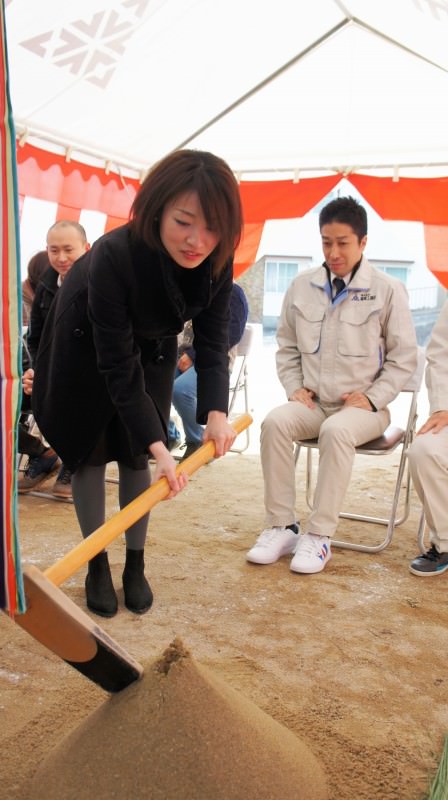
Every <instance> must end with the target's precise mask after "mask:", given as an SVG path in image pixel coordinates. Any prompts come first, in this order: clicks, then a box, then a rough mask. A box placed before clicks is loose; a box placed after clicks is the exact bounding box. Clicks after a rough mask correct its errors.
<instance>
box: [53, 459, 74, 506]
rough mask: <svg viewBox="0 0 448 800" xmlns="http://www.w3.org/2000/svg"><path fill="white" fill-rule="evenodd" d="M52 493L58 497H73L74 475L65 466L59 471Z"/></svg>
mask: <svg viewBox="0 0 448 800" xmlns="http://www.w3.org/2000/svg"><path fill="white" fill-rule="evenodd" d="M52 492H53V494H54V495H55V496H56V497H68V498H71V496H72V473H71V472H70V470H69V469H67V467H65V466H64V464H63V465H62V467H61V469H60V470H59V474H58V477H57V478H56V481H55V484H54V486H53V489H52Z"/></svg>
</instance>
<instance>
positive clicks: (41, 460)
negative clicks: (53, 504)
mask: <svg viewBox="0 0 448 800" xmlns="http://www.w3.org/2000/svg"><path fill="white" fill-rule="evenodd" d="M60 463H61V462H60V460H59V458H58V457H57V455H56V453H55V452H54V450H53V449H52V448H51V447H48V448H47V449H46V450H45V452H44V453H42V455H41V456H32V457H30V458H29V459H28V464H27V465H26V468H25V472H24V473H23V476H22V477H21V478H19V480H18V481H17V489H18V492H19V494H24V493H25V492H31V491H32V490H33V489H35V488H36V487H37V486H39V484H40V483H43V482H44V481H46V480H47V478H49V477H50V475H52V474H53V472H56V470H57V468H58V467H59V465H60Z"/></svg>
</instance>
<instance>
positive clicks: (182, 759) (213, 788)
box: [28, 639, 328, 800]
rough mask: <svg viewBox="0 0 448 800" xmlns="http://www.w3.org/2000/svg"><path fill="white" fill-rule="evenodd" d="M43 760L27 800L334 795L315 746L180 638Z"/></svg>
mask: <svg viewBox="0 0 448 800" xmlns="http://www.w3.org/2000/svg"><path fill="white" fill-rule="evenodd" d="M144 667H145V671H144V675H143V677H142V679H141V680H140V681H138V682H137V683H134V684H132V685H131V686H129V687H128V688H127V689H124V690H123V691H122V692H120V693H119V694H116V695H113V696H111V697H109V698H107V699H106V700H105V701H104V703H102V704H101V705H100V706H99V707H98V708H97V709H96V710H95V711H94V712H93V713H91V714H90V715H89V716H88V717H87V718H86V719H85V720H84V722H82V724H81V725H79V726H78V727H77V728H75V729H74V730H73V731H72V732H71V733H70V734H68V736H66V737H65V738H64V740H63V741H62V742H61V743H60V745H58V746H57V747H56V748H55V749H54V750H53V751H52V752H51V753H50V754H49V755H48V756H47V758H46V759H45V761H44V762H43V763H42V764H41V766H40V767H39V769H38V770H37V772H36V774H35V775H34V778H33V780H32V782H31V784H30V786H29V789H28V792H29V793H28V798H29V800H61V798H64V800H113V799H114V798H117V800H128V799H129V798H132V800H143V798H144V800H252V798H256V800H280V798H281V800H327V798H328V792H327V786H326V780H325V777H324V774H323V771H322V769H321V767H320V765H319V762H318V761H317V759H316V758H315V756H314V755H313V754H312V753H311V752H310V750H309V749H308V747H307V746H306V745H305V744H304V743H303V742H302V741H301V740H300V739H299V738H298V737H297V736H295V735H294V734H293V733H291V731H288V729H287V728H285V727H284V726H283V725H281V724H280V723H278V722H276V721H275V720H274V719H272V717H270V716H268V715H267V714H265V713H264V712H263V711H262V710H261V709H260V708H259V707H258V706H256V705H255V704H254V703H252V702H251V701H250V700H248V699H247V698H245V697H244V696H243V695H241V694H239V693H238V692H237V691H235V690H234V689H232V688H231V687H230V686H228V685H227V684H226V683H225V682H224V681H222V680H221V679H220V678H219V677H217V676H216V675H215V674H214V673H213V672H212V671H211V670H209V669H208V668H206V667H205V666H203V665H200V664H198V663H197V662H196V661H195V660H194V659H193V658H192V656H191V655H190V654H189V652H188V650H187V649H186V648H185V647H184V645H183V644H182V642H181V641H179V640H178V639H176V640H174V641H173V642H172V643H171V645H170V646H169V647H168V648H167V649H166V650H165V652H164V653H163V655H162V656H161V657H160V658H159V659H156V660H155V661H152V662H150V663H147V664H145V665H144Z"/></svg>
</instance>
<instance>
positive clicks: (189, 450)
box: [179, 442, 202, 464]
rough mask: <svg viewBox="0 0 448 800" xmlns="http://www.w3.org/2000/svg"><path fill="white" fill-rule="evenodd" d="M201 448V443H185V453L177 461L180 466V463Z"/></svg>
mask: <svg viewBox="0 0 448 800" xmlns="http://www.w3.org/2000/svg"><path fill="white" fill-rule="evenodd" d="M200 447H202V442H186V443H185V452H184V453H183V455H182V458H180V459H179V464H182V461H185V459H186V458H188V457H189V456H192V455H193V453H195V452H196V450H199V448H200Z"/></svg>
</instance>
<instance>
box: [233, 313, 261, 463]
mask: <svg viewBox="0 0 448 800" xmlns="http://www.w3.org/2000/svg"><path fill="white" fill-rule="evenodd" d="M254 335H255V328H254V326H253V325H251V324H250V323H247V324H246V327H245V329H244V333H243V338H242V339H241V341H240V342H239V343H238V350H237V354H236V358H235V362H234V365H233V369H232V374H231V376H230V393H229V417H230V416H231V415H232V412H233V416H235V412H234V407H235V405H236V403H237V400H238V397H239V396H240V395H241V393H242V397H243V409H242V410H241V411H238V413H239V414H240V413H243V412H244V413H246V414H247V413H249V410H250V409H249V380H248V376H249V371H248V364H247V361H248V358H249V355H250V351H251V347H252V343H253V340H254ZM249 430H250V428H246V430H245V432H244V439H243V442H244V443H243V445H242V446H241V447H232V453H244V451H245V450H247V448H248V447H249V443H250V439H249Z"/></svg>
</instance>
